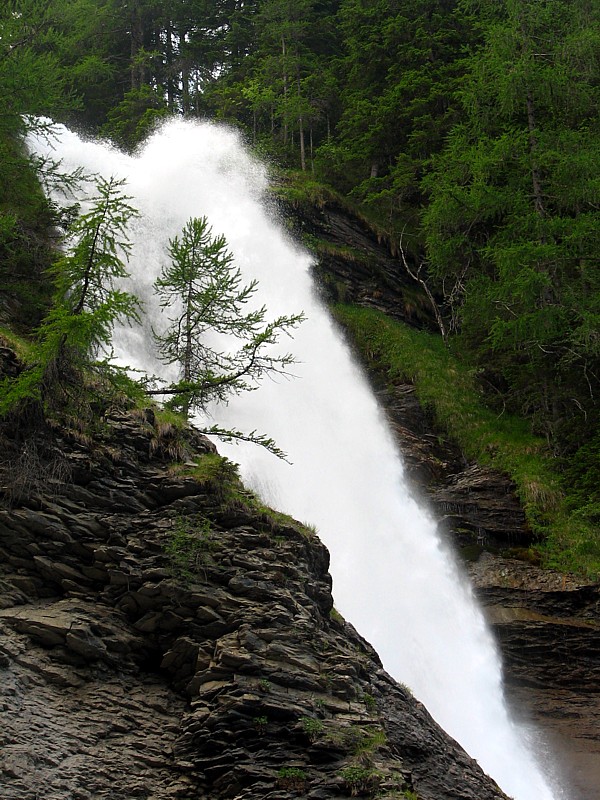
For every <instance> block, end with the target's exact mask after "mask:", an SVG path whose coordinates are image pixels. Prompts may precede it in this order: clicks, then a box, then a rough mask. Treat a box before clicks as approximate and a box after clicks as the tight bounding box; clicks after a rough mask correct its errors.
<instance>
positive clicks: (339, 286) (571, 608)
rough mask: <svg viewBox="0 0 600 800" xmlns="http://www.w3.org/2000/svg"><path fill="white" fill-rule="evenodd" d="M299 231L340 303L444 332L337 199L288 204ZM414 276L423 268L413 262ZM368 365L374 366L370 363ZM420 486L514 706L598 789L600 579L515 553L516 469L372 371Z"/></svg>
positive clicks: (521, 521)
mask: <svg viewBox="0 0 600 800" xmlns="http://www.w3.org/2000/svg"><path fill="white" fill-rule="evenodd" d="M287 212H288V214H289V216H290V218H291V219H292V220H293V226H294V229H295V232H296V234H297V235H299V236H302V235H304V236H305V238H306V240H307V242H308V243H309V244H310V243H311V242H313V243H314V242H317V243H318V244H317V245H315V246H314V250H315V255H316V259H317V261H316V265H315V273H316V277H317V279H318V280H319V281H320V282H321V285H322V287H323V291H324V293H325V295H326V296H327V297H328V298H329V299H332V300H336V301H337V300H339V301H344V302H353V303H357V304H359V305H364V306H368V307H373V308H377V309H379V310H380V311H383V312H384V313H386V314H388V315H389V316H391V317H393V318H396V319H398V320H401V321H403V322H405V323H406V324H408V325H416V326H419V327H426V328H429V329H431V330H435V321H434V318H433V315H432V313H431V307H430V305H429V303H428V300H427V298H426V296H425V294H424V293H423V292H421V291H420V289H419V286H418V285H417V284H416V283H415V281H414V280H413V279H412V278H411V276H410V275H409V274H408V272H407V270H406V269H405V266H404V264H403V262H402V259H401V258H399V257H398V254H397V253H395V252H394V248H393V246H391V245H390V243H389V242H388V241H387V240H386V239H385V237H382V236H380V235H378V234H377V233H376V231H375V230H374V229H373V228H372V226H370V225H369V224H368V223H366V222H365V221H364V220H360V219H356V218H355V216H354V215H352V213H351V212H349V211H348V209H346V208H344V207H343V205H341V204H340V203H339V202H337V201H336V200H335V198H325V199H324V200H323V202H321V203H320V204H318V205H315V204H297V205H295V206H294V207H293V208H290V207H288V209H287ZM413 271H414V268H413ZM365 367H366V368H367V370H370V369H371V365H369V364H365ZM371 380H372V383H373V386H374V388H375V390H376V391H377V393H378V397H379V400H380V404H381V406H382V407H383V408H384V410H385V411H386V414H387V417H388V420H389V423H390V426H391V428H392V430H393V431H394V434H395V437H396V440H397V442H398V446H399V448H400V451H401V452H402V455H403V460H404V465H405V470H406V473H407V476H408V478H409V480H410V481H411V482H412V485H413V488H414V491H415V492H416V493H417V494H419V495H420V496H421V497H422V498H423V499H424V501H425V502H426V503H428V505H429V506H430V507H431V509H432V511H433V512H434V514H435V516H436V518H437V519H438V520H439V521H440V527H441V530H442V531H443V532H444V533H445V534H446V535H447V536H448V537H449V538H450V539H451V540H452V545H453V547H454V549H455V551H456V552H457V553H460V554H462V555H463V556H464V558H465V563H466V571H467V572H466V574H467V575H468V577H469V578H470V579H471V582H472V585H473V588H474V590H475V591H476V593H477V595H478V596H479V599H480V601H481V603H482V606H483V607H484V610H485V611H486V613H487V616H488V619H489V623H490V625H491V627H492V629H493V631H494V633H495V635H496V639H497V642H498V645H499V648H500V649H501V651H502V656H503V660H504V676H505V682H506V688H507V696H508V699H509V701H511V703H512V705H513V709H514V713H515V715H516V716H517V717H520V718H521V719H522V720H523V722H524V723H533V724H534V726H535V730H536V731H537V732H536V733H535V734H534V735H535V736H538V737H541V738H542V740H543V743H542V747H541V749H542V750H544V749H545V750H546V751H547V757H548V760H549V762H551V763H550V764H549V766H551V765H552V764H554V765H555V766H556V765H557V769H558V773H559V776H560V777H561V782H562V783H563V784H564V785H565V786H568V787H569V788H568V790H567V791H568V798H569V800H597V797H598V787H599V786H600V672H599V670H600V586H599V585H598V584H595V585H589V584H585V583H581V582H580V581H578V580H577V579H576V578H574V577H572V576H568V575H563V574H560V573H556V572H552V571H550V570H542V569H539V568H538V567H536V566H535V565H532V564H530V563H527V562H526V561H522V560H518V559H516V558H514V557H512V554H514V553H518V552H519V550H520V551H521V552H523V553H526V554H527V552H526V551H527V548H528V547H529V545H530V544H531V543H532V535H531V532H530V531H529V530H528V528H527V525H526V521H525V515H524V513H523V509H522V508H521V506H520V503H519V500H518V498H517V497H516V495H515V492H514V486H513V485H512V483H511V481H510V479H509V478H508V476H506V475H503V474H501V473H499V472H497V471H495V470H491V469H488V468H484V467H482V466H480V465H479V464H476V463H473V462H469V461H468V460H467V459H465V458H464V456H463V454H462V453H461V451H460V449H459V448H458V447H457V446H456V445H455V444H454V443H453V442H451V441H449V440H448V437H447V436H446V435H445V432H444V431H443V430H441V429H440V428H439V427H438V426H437V425H436V424H435V421H434V420H433V419H432V418H431V415H429V414H427V413H426V412H425V411H424V410H423V408H422V407H421V406H420V404H419V402H418V400H417V398H416V395H415V392H414V389H413V387H412V386H411V385H409V384H397V385H394V386H389V385H387V384H386V382H385V380H383V379H382V377H381V376H380V375H378V374H377V373H376V372H375V373H374V372H373V371H372V370H371Z"/></svg>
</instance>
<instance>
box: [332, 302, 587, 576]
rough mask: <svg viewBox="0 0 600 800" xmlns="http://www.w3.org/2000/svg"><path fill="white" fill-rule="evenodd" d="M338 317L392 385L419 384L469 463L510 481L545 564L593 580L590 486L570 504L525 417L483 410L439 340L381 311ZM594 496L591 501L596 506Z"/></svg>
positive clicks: (345, 311)
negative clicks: (539, 542) (588, 507)
mask: <svg viewBox="0 0 600 800" xmlns="http://www.w3.org/2000/svg"><path fill="white" fill-rule="evenodd" d="M335 313H336V316H337V318H338V319H339V320H340V321H341V322H342V323H343V324H344V326H346V327H347V328H348V329H349V331H350V332H351V334H352V338H353V340H354V341H355V342H356V345H357V347H358V349H359V351H360V352H361V353H362V354H363V355H364V357H366V358H368V359H369V360H370V361H372V362H374V363H375V364H377V365H378V367H379V368H380V369H381V370H382V371H384V373H385V374H386V376H387V379H388V381H389V382H390V383H391V384H393V383H394V382H396V381H399V380H400V381H404V380H408V381H410V382H411V383H413V384H414V386H415V392H416V394H417V396H418V397H419V399H420V401H421V403H422V404H423V406H424V407H425V408H426V409H429V410H430V411H431V413H432V414H433V416H434V418H435V420H436V422H437V423H438V424H439V425H440V427H441V428H442V429H443V430H445V431H447V432H448V435H449V436H450V437H451V438H452V439H454V440H455V441H456V442H457V443H458V444H459V445H460V447H461V449H462V450H463V452H464V453H465V454H466V456H467V457H468V458H472V459H475V460H477V461H479V462H480V463H482V464H487V465H490V466H492V467H495V468H496V469H499V470H501V471H502V472H505V473H507V474H508V475H510V476H511V478H512V479H513V480H514V482H515V484H516V488H517V492H518V494H519V497H520V499H521V502H522V503H523V507H524V510H525V513H526V516H527V519H528V522H529V525H530V527H531V529H532V531H533V532H534V533H536V534H537V535H538V536H539V537H541V538H543V539H544V540H545V542H544V544H543V545H538V546H539V547H540V549H541V552H542V555H543V558H544V563H545V564H546V565H548V566H553V567H556V568H559V569H563V570H567V571H571V572H577V573H581V574H587V575H588V576H590V577H592V578H594V577H595V576H596V575H598V574H600V559H599V555H600V552H599V548H598V534H597V529H596V530H594V527H593V525H592V524H591V519H586V517H585V514H586V510H585V509H586V506H585V505H583V506H581V507H579V504H580V503H582V502H583V501H584V497H586V496H587V495H586V490H585V488H583V489H582V491H581V493H580V494H579V495H578V494H577V493H576V491H575V490H569V489H568V488H567V491H568V492H569V494H568V495H567V503H566V504H565V489H564V486H565V482H564V480H563V479H562V478H561V475H560V474H559V472H558V471H557V467H558V466H559V465H558V464H557V462H556V460H555V459H554V458H553V456H552V453H551V452H550V450H549V448H548V446H547V444H546V442H544V441H543V440H542V439H540V438H538V437H536V436H534V435H532V434H531V432H530V429H529V425H528V423H527V422H526V421H525V420H523V419H520V418H518V417H515V416H511V415H509V414H507V413H504V414H500V415H498V414H497V413H495V412H493V411H492V410H490V409H489V408H488V407H486V404H485V397H484V394H483V391H482V389H481V388H480V387H479V386H478V382H477V375H478V371H477V370H476V369H475V370H474V369H473V368H472V367H469V366H468V365H466V364H464V363H463V362H461V361H460V360H459V359H457V358H456V357H455V356H454V355H452V353H451V352H449V351H448V350H447V349H446V348H444V346H443V344H442V342H441V340H440V339H439V338H438V337H436V336H434V335H432V334H428V333H425V332H423V331H415V330H413V329H411V328H409V327H407V326H405V325H402V324H401V323H397V322H393V321H392V320H390V319H388V318H386V317H385V316H384V315H383V314H380V313H379V312H375V311H371V310H367V309H358V308H351V307H349V306H337V307H336V309H335ZM594 441H595V440H594ZM595 452H596V448H595V445H590V447H589V448H587V447H586V448H584V449H582V452H581V453H580V455H579V459H578V460H577V461H576V462H575V464H576V465H574V466H573V468H572V471H571V470H569V472H568V475H570V479H571V481H572V483H573V485H579V482H580V480H581V477H582V472H583V471H584V470H585V469H586V468H588V467H589V466H590V465H591V464H592V463H594V464H595V462H594V459H595V455H594V453H595ZM584 465H585V466H584ZM594 470H595V466H594ZM594 474H595V473H592V475H591V476H590V481H591V482H592V483H593V480H594V477H593V475H594ZM596 494H597V493H596V492H594V493H592V495H591V496H590V501H591V502H592V503H594V502H595V497H596ZM576 508H577V512H575V509H576Z"/></svg>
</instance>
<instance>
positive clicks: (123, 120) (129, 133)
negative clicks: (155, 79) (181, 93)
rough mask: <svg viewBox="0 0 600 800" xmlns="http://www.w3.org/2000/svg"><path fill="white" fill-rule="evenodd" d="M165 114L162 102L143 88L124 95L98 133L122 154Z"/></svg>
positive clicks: (151, 89) (152, 128)
mask: <svg viewBox="0 0 600 800" xmlns="http://www.w3.org/2000/svg"><path fill="white" fill-rule="evenodd" d="M168 114H169V111H168V109H167V107H166V104H165V101H164V99H163V98H162V97H161V96H160V95H159V93H158V92H157V91H156V90H155V89H153V88H152V87H151V86H148V85H147V84H144V85H143V86H142V87H140V88H139V89H131V90H130V91H128V92H127V93H126V94H125V96H124V97H123V99H122V100H121V102H120V103H119V104H118V105H117V106H115V107H114V108H111V109H110V110H109V111H108V114H107V121H106V122H105V124H104V125H103V126H102V128H101V131H100V132H101V134H102V135H103V136H107V137H108V138H110V139H111V140H112V141H114V142H116V143H117V144H118V145H119V146H120V147H122V148H124V149H125V150H133V149H135V147H137V145H139V144H140V143H141V142H142V141H143V140H144V139H146V138H147V137H148V136H149V135H150V134H151V133H152V131H153V130H154V129H155V128H156V126H157V125H158V124H159V123H160V121H161V120H163V119H165V117H166V116H168Z"/></svg>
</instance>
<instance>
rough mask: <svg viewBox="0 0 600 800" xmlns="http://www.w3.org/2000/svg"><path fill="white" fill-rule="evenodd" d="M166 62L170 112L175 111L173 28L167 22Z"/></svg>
mask: <svg viewBox="0 0 600 800" xmlns="http://www.w3.org/2000/svg"><path fill="white" fill-rule="evenodd" d="M165 37H166V41H165V60H166V62H167V63H166V67H167V80H166V84H167V85H166V89H167V108H168V109H169V111H174V110H175V90H174V86H173V28H172V25H171V21H170V20H169V22H167V26H166V29H165Z"/></svg>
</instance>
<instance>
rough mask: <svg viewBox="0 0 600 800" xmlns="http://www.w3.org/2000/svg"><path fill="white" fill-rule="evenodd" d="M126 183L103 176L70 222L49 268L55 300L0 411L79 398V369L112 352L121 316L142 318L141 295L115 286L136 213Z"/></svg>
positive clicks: (11, 381)
mask: <svg viewBox="0 0 600 800" xmlns="http://www.w3.org/2000/svg"><path fill="white" fill-rule="evenodd" d="M122 186H123V181H118V180H115V179H114V178H110V179H108V180H105V179H104V178H100V179H99V180H98V183H97V187H96V189H97V195H96V197H94V198H93V199H92V200H91V203H90V208H89V210H88V211H86V212H85V213H83V214H80V215H78V216H77V217H76V218H75V219H74V221H73V222H72V223H71V225H70V227H69V230H68V232H67V234H66V237H65V240H64V245H65V251H64V254H63V255H62V256H61V257H60V258H59V259H58V260H57V261H56V262H55V264H54V265H53V267H52V269H51V277H52V280H53V284H54V296H53V302H52V307H51V309H50V311H49V312H48V314H47V316H46V318H45V319H44V320H43V322H42V324H41V325H40V327H39V329H38V332H37V334H38V335H37V344H36V346H35V347H34V348H33V350H32V356H31V362H30V364H29V366H28V368H27V369H25V370H24V371H23V372H22V373H21V374H20V375H19V376H18V377H17V378H15V379H6V380H5V381H3V382H2V386H1V388H2V389H3V390H4V391H3V393H2V399H1V400H0V415H1V414H3V413H4V414H5V413H7V412H8V411H9V410H11V409H13V408H15V407H16V406H18V405H19V404H20V403H23V402H26V403H27V402H29V401H39V402H41V403H42V405H43V406H48V405H50V406H54V405H61V406H64V405H65V404H68V402H69V400H68V398H69V397H70V398H71V399H74V398H75V397H80V396H81V390H82V386H83V381H82V379H81V373H82V371H84V370H85V369H86V368H88V369H89V368H91V367H92V366H93V365H94V363H95V362H96V359H97V358H98V356H99V355H100V354H101V352H102V351H103V350H105V351H107V352H108V351H110V345H111V338H112V331H113V328H114V325H115V324H116V322H118V321H128V322H132V321H139V302H138V300H137V298H136V297H135V296H134V295H132V294H130V293H128V292H125V291H122V290H121V289H119V288H117V287H116V284H117V281H119V280H121V279H123V278H125V277H127V275H128V273H127V269H126V266H125V262H126V260H127V258H128V255H129V250H130V244H129V238H128V234H127V227H128V225H129V223H130V221H131V220H132V219H133V218H134V217H135V216H137V211H136V210H135V209H134V208H133V207H132V206H131V205H130V204H129V202H128V201H129V199H130V198H129V197H127V196H126V195H124V194H123V192H122ZM101 363H102V364H103V365H104V366H106V364H107V362H106V360H105V361H103V362H101ZM65 396H67V397H65Z"/></svg>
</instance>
